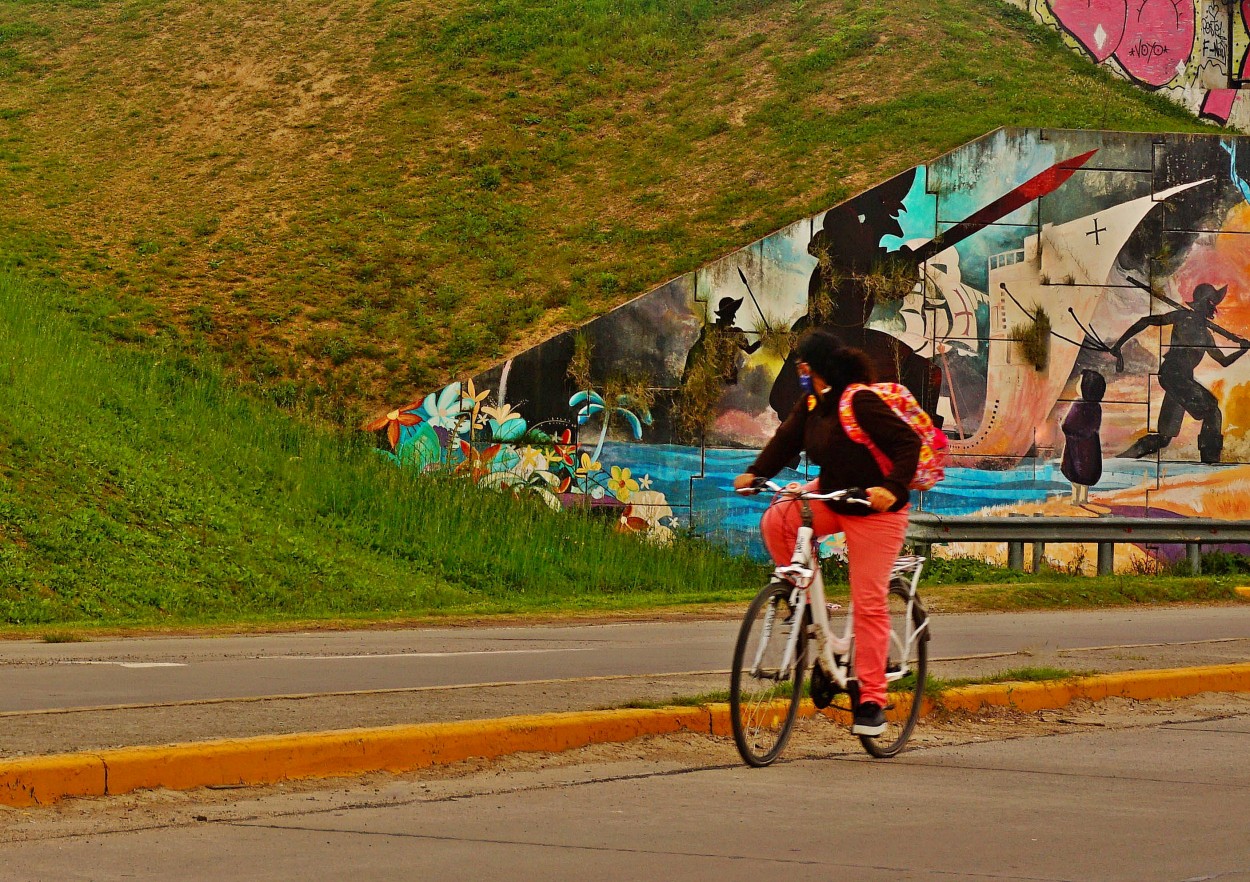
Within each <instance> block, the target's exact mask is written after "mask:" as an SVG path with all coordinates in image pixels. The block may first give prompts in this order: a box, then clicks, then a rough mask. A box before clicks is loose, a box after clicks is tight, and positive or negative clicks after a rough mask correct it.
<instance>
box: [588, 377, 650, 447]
mask: <svg viewBox="0 0 1250 882" xmlns="http://www.w3.org/2000/svg"><path fill="white" fill-rule="evenodd" d="M634 406H636V404H635V401H634V398H633V396H631V395H618V396H616V403H615V404H608V403H607V402H606V401H604V400H603V396H602V395H600V394H599V393H598V392H594V391H589V390H587V391H583V392H578V393H577V394H575V395H574V396H573V397H572V398H570V399H569V407H575V408H579V409H578V411H577V424H578V425H579V426H584V425H586V423H587V421H589V419H590V418H591V417H592V416H594V415H596V414H600V415H601V419H602V421H603V428H601V429H600V430H599V443H597V444H596V445H595V452H594V453H592V454H591V455H590V458H591V460H592V461H594V462H598V461H599V454H600V452H601V451H602V450H603V442H604V441H605V440H606V439H607V437H608V423H610V422H611V421H612V418H613V417H620V418H621V419H622V420H624V422H625V424H626V425H627V426H629V428H630V431H631V432H632V433H633V435H634V440H635V441H641V440H642V427H643V426H644V425H646V426H649V425H651V413H650V411H648V410H646V409H644V408H639V410H642V411H643V414H642V417H641V418H640V417H639V416H638V415H637V414H635V413H634V412H633V411H632V410H630V408H631V407H634Z"/></svg>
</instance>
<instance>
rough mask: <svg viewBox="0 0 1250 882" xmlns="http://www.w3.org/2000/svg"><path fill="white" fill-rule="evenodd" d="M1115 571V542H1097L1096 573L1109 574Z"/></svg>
mask: <svg viewBox="0 0 1250 882" xmlns="http://www.w3.org/2000/svg"><path fill="white" fill-rule="evenodd" d="M1113 573H1115V543H1114V542H1099V543H1098V575H1100V576H1110V575H1112V574H1113Z"/></svg>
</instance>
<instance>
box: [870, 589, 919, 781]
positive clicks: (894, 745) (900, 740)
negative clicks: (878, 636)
mask: <svg viewBox="0 0 1250 882" xmlns="http://www.w3.org/2000/svg"><path fill="white" fill-rule="evenodd" d="M910 589H911V585H910V583H908V582H906V581H905V580H902V579H896V580H895V581H894V582H892V583H891V584H890V593H889V604H890V650H889V656H888V657H887V659H886V665H885V671H886V677H887V678H888V679H889V680H890V682H889V684H888V686H889V689H890V697H889V704H888V705H887V706H886V713H885V718H886V725H885V731H884V732H882V733H881V734H880V735H878V736H876V737H875V738H873V737H870V736H868V735H861V736H860V737H859V740H860V743H862V744H863V745H864V749H865V750H866V751H868V752H869V753H870V754H872V755H873V756H875V757H881V758H886V757H891V756H896V755H897V754H898V752H899V751H901V750H902V749H903V747H904V745H906V744H907V740H908V739H909V738H911V733H912V730H913V729H915V728H916V720H918V719H919V718H920V708H921V704H922V703H923V700H924V687H925V677H926V676H927V675H928V670H929V631H928V629H927V628H926V629H925V630H923V631H920V632H919V633H917V630H918V629H919V628H920V627H921V625H923V624H924V622H925V620H926V618H927V614H926V613H925V611H924V608H923V607H922V606H921V605H920V598H919V597H917V598H916V599H915V602H914V603H912V605H911V612H910V615H909V613H908V598H909V596H910Z"/></svg>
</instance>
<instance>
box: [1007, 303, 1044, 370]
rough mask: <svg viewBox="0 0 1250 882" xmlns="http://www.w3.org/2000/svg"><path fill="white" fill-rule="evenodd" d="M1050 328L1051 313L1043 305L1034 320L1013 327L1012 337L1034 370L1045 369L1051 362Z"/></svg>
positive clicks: (1035, 314)
mask: <svg viewBox="0 0 1250 882" xmlns="http://www.w3.org/2000/svg"><path fill="white" fill-rule="evenodd" d="M1050 330H1051V326H1050V315H1049V314H1047V312H1046V309H1045V307H1041V306H1039V307H1037V311H1036V312H1035V313H1034V315H1033V321H1032V322H1030V323H1028V324H1020V325H1015V326H1014V327H1012V329H1011V339H1013V340H1015V341H1016V349H1017V350H1018V351H1019V352H1020V357H1021V358H1022V359H1024V361H1025V363H1026V364H1031V365H1033V369H1034V370H1037V371H1044V370H1046V365H1047V364H1048V363H1049V362H1050Z"/></svg>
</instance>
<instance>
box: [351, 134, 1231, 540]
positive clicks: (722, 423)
mask: <svg viewBox="0 0 1250 882" xmlns="http://www.w3.org/2000/svg"><path fill="white" fill-rule="evenodd" d="M1247 146H1248V145H1246V144H1245V143H1244V142H1241V141H1240V140H1238V139H1234V138H1230V137H1228V136H1220V135H1211V136H1205V135H1203V136H1181V135H1149V134H1126V133H1110V132H1088V131H1079V132H1078V131H1049V130H1024V129H1001V130H998V131H995V132H992V133H990V134H989V135H987V136H985V137H984V138H981V139H979V140H978V141H975V142H972V143H970V144H967V145H965V146H963V147H961V148H958V149H957V150H954V151H952V152H951V153H949V154H947V155H945V156H942V157H940V158H938V159H936V160H933V161H932V162H929V163H927V164H925V165H920V166H916V167H915V168H912V169H910V170H908V171H906V172H904V173H903V174H900V175H898V176H896V177H894V178H891V179H890V180H888V181H885V182H883V183H881V184H880V185H878V186H877V187H874V188H873V189H871V190H869V191H867V192H865V193H863V194H861V195H859V196H857V197H855V198H854V199H851V200H849V201H847V202H845V203H843V204H841V205H838V206H835V207H834V208H832V209H830V210H829V211H826V212H823V213H821V214H818V215H816V216H814V217H811V218H805V219H803V220H800V221H798V222H797V223H794V224H792V225H790V226H788V227H786V228H785V229H782V230H779V231H778V232H776V233H774V234H772V235H771V236H768V237H765V238H764V239H761V240H759V241H757V242H755V243H752V244H751V245H749V246H747V247H745V248H743V249H741V250H740V251H737V252H735V253H733V254H730V255H727V256H726V257H724V258H722V259H720V260H718V261H716V262H714V263H712V264H709V265H707V266H705V267H702V268H701V269H699V270H697V271H695V272H693V273H690V274H687V275H685V276H682V277H680V278H677V279H674V280H672V281H671V282H669V283H667V284H665V285H663V286H661V287H659V288H657V289H656V290H654V291H651V292H650V293H648V294H645V295H643V296H641V297H639V298H637V299H635V300H633V301H631V302H629V303H627V304H625V305H623V306H621V307H620V308H618V309H616V310H614V311H612V312H610V313H608V314H606V315H604V316H601V317H600V318H598V319H596V320H594V321H592V322H590V323H589V324H587V325H585V326H583V327H582V328H579V329H576V330H571V331H568V332H566V333H564V334H562V335H560V336H558V337H556V338H554V339H552V340H548V341H546V342H545V343H542V344H540V345H538V346H536V347H534V348H533V349H530V350H528V351H526V352H523V353H520V354H518V355H517V356H516V357H515V358H513V359H511V360H509V361H507V362H506V363H504V364H501V365H499V366H497V367H495V368H493V369H491V370H488V371H485V372H483V373H482V374H480V375H479V376H476V377H473V378H472V379H471V380H467V381H466V382H464V383H457V384H453V386H450V387H447V388H446V389H444V390H441V392H437V393H434V394H431V395H429V396H426V397H418V398H417V399H416V400H414V402H413V403H412V404H410V405H408V406H406V407H401V408H399V409H397V410H396V411H394V412H393V413H392V414H389V415H387V417H382V418H380V419H379V420H377V421H376V422H374V423H371V424H370V425H369V426H367V428H369V429H370V430H372V431H375V432H377V433H378V437H379V445H380V447H381V448H382V449H383V450H384V451H385V452H386V453H387V455H389V456H392V457H393V458H395V460H396V461H397V462H399V463H403V464H406V465H408V466H410V467H417V468H438V467H443V468H454V469H458V470H461V471H463V472H465V473H467V474H471V475H473V476H474V477H476V479H478V480H479V481H481V482H483V483H485V484H487V485H489V486H494V487H500V488H503V487H508V488H511V489H512V490H514V491H516V492H524V491H526V490H529V491H532V492H535V493H537V494H539V495H540V496H541V497H542V498H544V499H545V500H547V501H548V502H549V504H552V505H553V506H554V505H566V506H567V505H584V506H586V507H588V508H589V509H590V510H591V511H595V512H600V513H602V514H603V515H604V516H605V517H611V518H614V519H616V521H617V522H618V523H619V524H620V526H621V528H622V529H629V530H639V531H644V532H648V533H650V534H652V535H655V536H659V537H661V538H663V537H664V536H666V535H671V531H672V529H674V528H681V527H689V528H693V529H695V530H697V531H698V532H700V533H704V534H708V535H712V536H714V537H719V538H721V539H723V540H725V541H729V542H734V543H742V544H744V545H749V544H751V543H754V542H756V541H757V539H756V538H755V537H756V532H757V531H756V529H755V528H756V524H757V523H758V517H759V513H760V507H761V506H762V505H763V504H764V503H763V501H762V500H758V499H754V500H752V499H743V498H739V497H736V496H734V495H733V494H732V493H731V492H729V485H730V481H731V479H732V477H733V475H735V474H737V473H738V472H740V471H741V469H742V467H743V466H744V465H745V464H747V463H749V462H750V461H751V460H752V459H753V458H754V455H755V452H756V450H757V449H758V448H759V447H760V446H761V445H762V444H763V443H764V441H765V440H766V439H767V438H768V437H769V436H770V435H771V434H772V432H773V431H774V430H775V429H776V427H777V425H778V424H779V415H784V414H785V413H787V412H788V411H789V408H790V407H791V406H792V405H793V402H794V401H795V400H796V397H797V395H798V390H797V380H796V377H795V372H794V364H793V356H792V355H791V352H790V345H791V343H792V342H793V340H794V339H795V337H796V336H797V335H798V334H800V333H802V332H803V331H804V330H805V329H807V328H810V327H825V328H828V329H830V330H832V331H833V332H834V333H836V334H837V335H838V336H839V337H840V338H841V339H843V340H844V342H846V343H847V344H849V345H854V346H858V347H860V348H862V349H864V350H865V351H866V352H868V353H869V355H870V356H871V358H872V360H873V362H874V364H875V365H876V368H877V371H878V373H879V375H880V377H881V378H882V379H892V380H897V381H899V382H902V383H904V384H906V385H907V386H908V387H909V388H910V389H911V390H912V392H913V393H914V394H915V395H916V397H917V399H918V400H919V401H920V402H921V403H922V405H923V406H925V407H926V409H928V410H929V411H930V412H931V413H932V414H933V415H934V417H935V418H936V419H938V420H940V421H941V422H942V423H943V425H944V428H945V430H946V432H947V433H948V435H949V436H950V438H951V449H952V454H953V455H954V466H955V467H954V468H952V469H950V470H949V472H948V478H947V480H946V481H945V482H944V483H942V484H940V485H938V487H936V488H934V490H932V491H929V492H926V493H925V494H923V495H922V496H921V498H920V499H919V500H918V503H917V504H918V506H919V507H920V508H923V509H925V510H929V511H933V512H937V513H951V514H974V513H1003V512H1018V513H1032V512H1043V511H1044V512H1046V513H1049V514H1058V513H1062V514H1070V515H1072V516H1076V517H1095V516H1098V515H1101V514H1107V513H1115V514H1123V515H1151V516H1176V517H1186V516H1197V515H1201V516H1206V517H1245V516H1247V515H1250V511H1248V510H1247V509H1250V505H1247V503H1245V502H1243V500H1244V499H1247V498H1250V496H1247V494H1245V493H1244V487H1243V485H1246V484H1250V359H1242V358H1241V356H1242V354H1243V353H1244V351H1245V350H1246V349H1247V348H1250V341H1247V339H1246V336H1250V247H1247V246H1248V245H1250V239H1248V238H1246V237H1247V235H1248V234H1250V184H1248V183H1247V178H1250V149H1247ZM1239 148H1241V153H1240V154H1239V153H1238V149H1239ZM1239 155H1240V156H1242V157H1244V162H1242V161H1240V160H1239V159H1238V157H1239ZM792 466H793V471H792V476H793V477H800V476H802V475H804V473H805V472H806V464H805V463H804V462H802V461H798V462H795V463H793V464H792Z"/></svg>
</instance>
